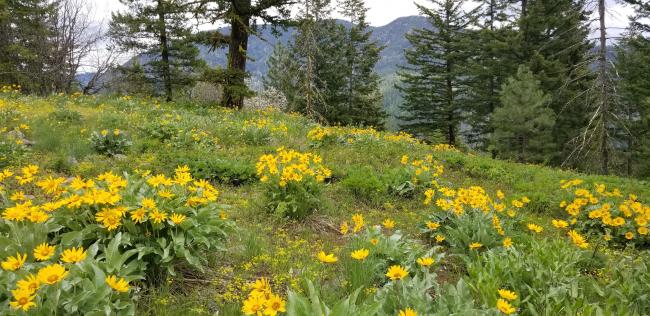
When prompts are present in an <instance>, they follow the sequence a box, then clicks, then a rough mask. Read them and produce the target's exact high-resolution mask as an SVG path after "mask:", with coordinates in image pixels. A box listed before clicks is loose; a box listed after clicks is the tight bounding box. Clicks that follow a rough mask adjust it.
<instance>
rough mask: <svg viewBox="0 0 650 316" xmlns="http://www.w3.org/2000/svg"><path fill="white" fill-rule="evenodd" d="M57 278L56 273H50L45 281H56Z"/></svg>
mask: <svg viewBox="0 0 650 316" xmlns="http://www.w3.org/2000/svg"><path fill="white" fill-rule="evenodd" d="M58 279H59V278H58V277H57V276H56V275H50V276H49V277H47V281H48V282H51V283H54V282H56V281H57V280H58Z"/></svg>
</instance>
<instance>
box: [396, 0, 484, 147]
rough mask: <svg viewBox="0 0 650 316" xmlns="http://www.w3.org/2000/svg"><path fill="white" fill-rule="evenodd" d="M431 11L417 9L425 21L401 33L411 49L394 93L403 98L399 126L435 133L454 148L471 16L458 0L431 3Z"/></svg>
mask: <svg viewBox="0 0 650 316" xmlns="http://www.w3.org/2000/svg"><path fill="white" fill-rule="evenodd" d="M431 2H432V3H433V4H434V5H435V8H433V9H429V8H427V7H424V6H422V5H417V6H418V8H419V10H420V12H421V13H422V14H424V15H425V16H426V17H427V18H428V19H429V22H430V23H431V27H432V28H430V29H416V30H413V32H412V33H410V34H408V35H407V39H408V41H409V42H410V43H411V45H412V48H410V49H408V50H406V51H405V57H406V60H407V62H408V65H407V66H403V67H401V70H400V71H399V73H398V74H399V76H400V78H401V83H399V84H398V85H397V89H398V90H400V91H401V92H402V94H403V95H404V103H403V104H402V106H401V109H402V110H403V111H404V112H405V115H403V116H401V117H400V119H401V120H402V121H403V122H404V123H403V124H401V126H400V128H401V129H403V130H406V131H408V132H411V133H414V134H416V135H418V136H421V137H427V136H431V135H432V134H434V132H435V131H439V132H441V133H443V134H444V135H445V136H446V140H447V142H448V143H449V144H455V143H456V142H457V141H458V139H457V134H458V128H459V125H460V122H461V119H462V114H463V111H464V109H463V106H464V100H463V99H464V98H465V97H466V96H467V94H468V92H467V90H468V85H467V79H466V76H467V69H466V58H467V57H468V50H469V43H468V41H467V31H468V26H469V25H471V23H472V21H473V15H474V12H464V11H463V5H464V3H465V2H464V1H453V0H431Z"/></svg>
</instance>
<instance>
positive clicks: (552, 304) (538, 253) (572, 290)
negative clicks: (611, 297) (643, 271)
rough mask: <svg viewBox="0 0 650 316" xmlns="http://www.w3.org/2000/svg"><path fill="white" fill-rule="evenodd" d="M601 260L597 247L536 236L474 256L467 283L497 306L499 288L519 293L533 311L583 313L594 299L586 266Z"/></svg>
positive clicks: (527, 307)
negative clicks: (586, 247) (579, 246)
mask: <svg viewBox="0 0 650 316" xmlns="http://www.w3.org/2000/svg"><path fill="white" fill-rule="evenodd" d="M600 264H602V262H601V261H600V259H599V258H598V257H596V258H594V257H593V254H592V252H591V251H588V250H587V251H576V249H575V248H574V247H572V246H571V245H569V244H568V243H567V242H566V241H565V240H562V239H554V240H546V239H543V240H539V241H537V240H535V239H531V240H530V243H529V244H522V245H518V246H517V247H513V248H511V249H508V250H503V249H491V250H489V251H487V252H485V253H484V254H483V255H482V256H480V257H479V258H477V259H476V260H471V261H468V262H467V274H468V277H467V278H466V282H467V283H468V284H469V285H470V288H471V289H472V290H473V292H474V294H475V295H476V297H478V298H479V299H480V301H482V302H483V303H484V304H486V305H489V306H495V305H496V300H497V298H498V294H497V291H498V290H499V289H509V290H511V291H514V292H517V294H518V296H519V297H520V298H521V299H522V301H524V302H525V304H526V305H524V306H523V307H524V308H525V310H526V311H527V312H530V313H531V314H541V313H549V314H553V315H558V314H564V313H568V314H570V315H577V314H580V313H581V312H582V311H583V309H584V308H585V307H587V306H588V305H590V301H591V302H593V301H592V298H590V292H591V288H592V287H591V285H590V284H589V283H590V282H589V279H591V277H590V276H588V275H587V274H584V273H583V269H585V268H590V269H593V268H594V267H598V266H600ZM614 284H615V283H611V285H614ZM578 289H581V290H578ZM598 302H600V303H604V302H602V301H600V300H598Z"/></svg>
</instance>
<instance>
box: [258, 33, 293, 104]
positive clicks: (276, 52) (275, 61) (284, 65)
mask: <svg viewBox="0 0 650 316" xmlns="http://www.w3.org/2000/svg"><path fill="white" fill-rule="evenodd" d="M267 66H268V68H269V70H268V72H267V73H266V76H265V77H264V78H263V83H264V87H265V88H267V89H268V88H274V89H275V90H277V91H280V92H282V94H284V96H285V97H286V98H287V105H288V106H287V109H288V110H290V111H296V110H297V107H296V99H297V97H298V95H297V94H298V91H297V87H298V81H299V75H300V74H299V67H300V65H299V64H298V62H297V61H296V60H295V59H294V58H293V55H292V52H291V51H290V50H289V48H288V47H286V46H284V45H282V44H281V43H278V44H277V45H275V47H274V48H273V53H272V54H271V56H270V57H269V60H268V61H267Z"/></svg>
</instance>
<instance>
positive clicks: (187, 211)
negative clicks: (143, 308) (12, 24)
mask: <svg viewBox="0 0 650 316" xmlns="http://www.w3.org/2000/svg"><path fill="white" fill-rule="evenodd" d="M10 177H12V178H13V179H14V180H15V183H14V184H13V185H12V187H15V188H16V190H15V191H14V192H13V193H11V192H8V193H7V195H2V196H11V199H6V200H5V199H3V200H2V201H1V202H2V204H3V205H2V219H3V221H2V222H0V233H1V234H0V236H1V237H0V239H2V243H1V244H2V246H1V247H0V256H2V260H4V262H8V263H7V266H8V265H9V264H13V263H12V262H16V260H14V259H11V258H9V257H8V256H13V255H15V254H16V252H18V253H20V254H23V253H26V254H27V256H28V260H27V263H24V264H20V265H21V266H22V265H24V268H21V269H14V270H15V271H14V270H12V271H7V270H8V269H5V271H3V272H1V274H0V279H2V280H5V281H7V282H2V284H3V286H4V285H5V284H7V287H6V288H1V290H0V298H3V297H10V296H12V294H9V290H12V289H13V286H14V285H13V284H14V282H15V281H16V280H17V279H18V278H24V277H26V276H27V275H28V273H29V272H36V271H37V270H39V269H41V268H43V267H44V266H47V265H51V264H52V265H54V264H59V265H61V266H62V268H59V269H62V270H61V271H59V272H58V273H59V276H64V275H65V276H64V278H63V281H61V282H60V285H59V283H57V285H56V286H46V287H44V288H43V290H42V291H41V290H40V289H39V290H38V295H37V296H38V300H36V302H37V303H38V306H39V307H38V308H41V307H40V306H42V309H43V310H49V311H50V312H51V311H57V310H59V311H62V312H61V314H70V313H77V312H80V313H82V314H87V313H94V312H97V311H101V312H102V313H106V312H107V310H112V311H115V313H121V312H118V310H119V311H121V310H129V309H131V310H132V309H133V306H131V305H130V304H131V303H130V300H129V299H128V296H120V295H115V294H111V289H110V288H109V287H110V284H111V282H110V281H109V282H104V280H105V277H106V276H108V275H117V280H119V279H121V278H124V279H125V281H124V282H130V281H133V280H137V279H140V278H142V277H144V278H145V280H146V281H147V282H148V283H158V282H160V281H162V280H164V278H165V275H166V274H168V273H169V274H174V273H175V268H174V267H175V266H176V265H177V264H181V263H182V264H183V265H186V266H189V267H192V268H195V269H199V270H200V269H202V267H203V266H204V264H205V263H206V260H207V259H206V258H205V256H204V254H205V253H206V252H207V251H208V250H216V249H218V248H220V247H221V244H222V242H223V240H224V239H225V237H226V235H227V233H228V232H229V231H230V228H231V224H230V222H229V221H227V220H226V219H224V218H225V216H224V215H223V214H222V212H223V210H224V209H225V208H226V206H225V205H220V204H217V199H218V195H219V192H218V190H217V189H216V188H214V187H213V186H212V185H210V184H209V183H208V182H206V181H203V180H194V179H193V178H192V176H191V175H190V173H189V169H188V168H185V167H179V168H178V169H177V170H176V172H175V175H174V177H172V178H168V177H166V176H165V175H154V176H151V175H146V174H144V175H143V176H133V177H131V176H128V175H125V176H124V177H122V176H117V175H114V174H112V173H104V174H102V175H100V176H98V177H97V178H94V179H83V178H80V177H77V178H75V179H73V180H71V181H66V179H64V178H56V177H52V176H48V177H39V176H38V167H37V166H27V167H25V168H23V169H21V171H20V172H18V173H17V174H15V175H14V174H12V172H11V171H8V170H5V171H4V172H2V180H6V179H9V178H10ZM23 192H30V193H33V195H25V194H24V193H23ZM19 236H20V238H18V237H19ZM43 243H45V244H46V245H52V246H54V248H52V249H51V250H48V249H41V250H38V249H36V248H37V246H38V245H41V244H43ZM43 247H45V246H43ZM72 247H74V248H75V249H73V250H72V251H67V252H69V253H68V254H66V251H63V252H61V251H62V250H64V249H68V250H69V249H71V248H72ZM34 249H36V250H35V251H36V252H35V253H36V254H35V255H34V256H32V253H33V252H34V251H33V250H34ZM41 251H43V252H41ZM37 255H38V256H41V257H42V258H41V257H37ZM44 257H48V259H43V258H44ZM39 258H41V259H42V262H40V261H37V260H40V259H39ZM60 261H61V262H63V263H61V262H60ZM3 268H4V266H3ZM19 268H20V267H19ZM9 270H10V269H9ZM66 274H67V275H66ZM113 286H115V287H117V285H116V283H113ZM115 287H114V288H115ZM121 288H122V289H124V291H125V292H128V291H129V287H128V286H122V287H121ZM13 296H15V295H13ZM28 300H30V301H33V300H34V297H32V298H28ZM7 307H8V306H6V305H5V306H0V311H3V310H4V309H6V308H7ZM32 307H34V306H32ZM2 314H5V313H4V312H3V313H2Z"/></svg>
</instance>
